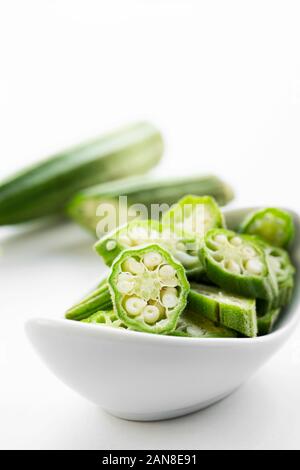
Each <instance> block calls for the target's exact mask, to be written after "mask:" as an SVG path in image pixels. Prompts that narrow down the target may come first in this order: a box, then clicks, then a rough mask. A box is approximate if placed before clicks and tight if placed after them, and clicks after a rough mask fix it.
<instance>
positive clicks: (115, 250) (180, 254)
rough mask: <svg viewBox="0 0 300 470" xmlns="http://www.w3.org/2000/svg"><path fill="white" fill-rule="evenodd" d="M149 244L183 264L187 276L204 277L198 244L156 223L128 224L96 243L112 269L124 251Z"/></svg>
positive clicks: (96, 248) (139, 222)
mask: <svg viewBox="0 0 300 470" xmlns="http://www.w3.org/2000/svg"><path fill="white" fill-rule="evenodd" d="M149 243H157V244H159V245H161V246H162V247H164V248H166V249H167V250H168V251H170V252H171V253H172V254H173V256H174V257H175V258H176V259H177V260H178V261H180V262H181V263H182V264H183V266H184V267H185V269H186V271H187V275H188V276H189V274H190V275H193V276H195V275H197V274H200V273H202V271H203V268H202V267H201V263H200V260H199V257H198V250H199V243H198V240H197V239H195V237H191V236H187V235H184V234H182V233H179V231H178V230H176V228H174V229H171V228H170V227H169V226H165V225H164V224H160V223H159V222H158V221H156V220H134V221H132V222H129V223H128V224H126V225H124V226H123V227H121V228H118V229H116V230H114V231H113V232H111V233H109V234H108V235H106V236H105V237H103V238H101V239H100V240H99V241H98V242H97V243H96V245H95V250H96V251H97V253H98V254H99V255H100V256H102V258H103V260H104V262H105V263H106V264H107V265H108V266H111V265H112V263H113V261H114V259H115V258H116V257H117V256H118V255H119V254H120V253H121V252H122V251H123V250H125V249H127V248H133V247H139V246H143V245H146V244H149Z"/></svg>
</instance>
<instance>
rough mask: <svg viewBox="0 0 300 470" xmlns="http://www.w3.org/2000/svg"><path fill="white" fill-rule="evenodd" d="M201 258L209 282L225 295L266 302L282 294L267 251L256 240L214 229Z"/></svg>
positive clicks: (205, 242) (206, 238)
mask: <svg viewBox="0 0 300 470" xmlns="http://www.w3.org/2000/svg"><path fill="white" fill-rule="evenodd" d="M199 255H200V259H201V262H202V263H203V265H204V267H205V270H206V274H207V276H208V278H209V279H210V280H211V281H212V282H213V283H214V284H216V285H217V286H219V287H221V288H223V289H224V290H225V291H228V292H233V293H236V294H238V295H240V296H243V297H247V298H248V297H249V298H262V299H273V298H274V297H275V296H276V295H277V293H278V288H277V285H276V283H275V282H274V280H273V279H272V277H271V276H270V272H269V268H268V264H267V261H266V256H265V253H264V250H263V249H262V248H261V246H260V245H259V244H258V243H256V240H255V238H254V237H250V236H247V235H238V234H236V233H235V232H232V231H230V230H225V229H212V230H210V231H209V232H208V233H207V234H206V236H205V238H204V243H203V246H202V247H201V249H200V253H199Z"/></svg>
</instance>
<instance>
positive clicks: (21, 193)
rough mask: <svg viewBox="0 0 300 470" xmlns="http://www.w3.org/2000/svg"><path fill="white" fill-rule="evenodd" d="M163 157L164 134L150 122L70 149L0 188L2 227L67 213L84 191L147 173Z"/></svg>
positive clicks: (18, 175) (0, 223)
mask: <svg viewBox="0 0 300 470" xmlns="http://www.w3.org/2000/svg"><path fill="white" fill-rule="evenodd" d="M162 154H163V140H162V136H161V134H160V133H159V131H158V130H157V129H156V128H155V127H153V126H152V125H151V124H149V123H146V122H141V123H137V124H134V125H131V126H128V127H125V128H123V129H120V130H117V131H115V132H113V133H110V134H107V135H105V136H103V137H99V138H96V139H94V140H90V141H88V142H86V143H83V144H81V145H78V146H76V147H73V148H70V149H68V150H65V151H63V152H61V153H59V154H57V155H54V156H52V157H50V158H48V159H47V160H44V161H42V162H40V163H37V164H36V165H34V166H31V167H29V168H27V169H25V170H24V171H22V172H20V173H17V174H16V175H14V176H12V177H11V178H9V179H7V180H6V181H3V182H2V184H0V225H10V224H18V223H21V222H26V221H29V220H33V219H37V218H40V217H44V216H49V215H54V214H63V213H64V210H65V205H66V204H67V203H68V202H69V201H70V199H71V198H72V197H73V196H74V195H75V194H76V193H77V192H78V191H79V190H81V189H83V188H86V187H88V186H92V185H95V184H97V183H104V182H107V181H111V180H115V179H118V178H124V177H125V176H131V175H140V174H142V173H145V172H147V171H148V170H150V169H151V168H152V167H154V166H155V165H156V164H157V163H158V162H159V161H160V159H161V156H162Z"/></svg>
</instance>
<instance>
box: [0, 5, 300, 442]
mask: <svg viewBox="0 0 300 470" xmlns="http://www.w3.org/2000/svg"><path fill="white" fill-rule="evenodd" d="M299 24H300V10H299V2H297V1H294V2H292V1H287V0H285V1H275V0H273V1H264V0H259V1H255V0H252V1H251V2H250V1H249V2H248V1H240V0H239V1H226V2H224V1H214V0H210V1H200V0H195V1H194V0H173V1H172V0H148V1H147V0H119V1H117V0H109V1H108V0H107V1H104V0H102V1H101V0H84V1H83V0H69V1H68V0H51V1H45V0H44V1H41V0H36V1H34V0H27V1H26V2H24V1H21V0H20V1H16V0H9V1H8V0H6V1H5V0H0V125H1V127H0V129H1V132H0V143H1V147H0V149H1V150H0V173H1V177H4V176H6V175H7V174H9V173H10V172H11V171H13V170H15V169H18V168H20V167H21V166H22V165H25V164H27V163H29V162H31V161H34V160H36V159H38V158H40V157H41V156H45V155H47V154H49V153H51V152H54V151H56V150H60V149H61V148H63V147H64V146H66V145H69V144H73V143H77V142H80V141H81V140H83V139H85V138H88V137H91V136H94V135H97V134H99V133H101V132H102V131H105V130H107V129H110V128H112V127H115V126H118V125H119V124H123V123H127V122H130V121H135V120H137V119H145V118H146V119H149V120H151V121H153V122H155V123H156V124H157V125H158V126H160V127H161V128H162V130H163V131H164V134H165V136H166V140H167V153H166V156H165V160H164V162H163V163H162V165H161V168H160V169H159V172H160V173H162V174H182V173H186V174H188V173H189V172H193V173H195V172H198V173H210V172H216V173H217V174H219V175H220V176H222V177H223V178H225V179H226V180H228V181H229V182H230V183H232V184H233V186H234V187H235V188H236V192H237V199H236V201H235V203H234V204H235V205H239V206H242V205H247V204H250V205H255V204H272V205H286V206H289V207H291V208H294V209H298V210H299V209H300V202H299V155H300V54H299V46H300V28H299ZM14 232H16V233H14ZM91 242H92V240H91V238H90V237H89V236H88V235H87V234H85V233H84V232H83V231H81V230H80V229H79V228H76V227H75V226H73V225H68V226H66V227H58V228H56V227H50V228H49V229H47V230H45V229H41V230H30V229H22V228H19V229H18V230H11V229H1V231H0V244H1V245H2V257H1V258H0V290H1V294H0V295H1V328H0V369H1V370H0V374H1V375H0V447H1V448H26V449H29V448H42V449H46V448H62V449H63V448H74V449H78V448H94V449H108V448H111V449H114V448H123V449H126V448H129V449H130V448H167V449H168V448H169V449H171V448H181V449H189V448H197V449H214V448H225V449H230V448H234V449H238V448H250V449H254V448H297V449H299V448H300V424H299V423H300V407H299V396H300V367H299V366H300V331H299V329H298V330H297V331H296V332H295V334H294V336H293V337H292V338H291V340H290V341H289V343H288V344H287V345H286V346H285V347H284V348H283V349H282V350H281V351H280V352H279V353H278V354H277V355H276V356H275V357H274V358H273V359H272V360H271V361H270V362H269V363H268V364H267V365H266V366H265V367H264V368H263V369H262V370H261V371H260V372H259V373H258V374H257V375H256V376H255V377H254V378H253V379H252V380H251V381H250V382H249V383H248V384H246V385H245V386H244V387H243V388H242V389H241V390H239V391H238V392H237V393H236V394H235V395H233V396H231V397H230V398H228V399H226V400H224V401H223V402H221V403H219V404H217V405H216V406H214V407H211V408H209V409H207V410H204V411H202V412H199V413H196V414H194V415H191V416H188V417H184V418H181V419H177V420H173V421H166V422H161V423H131V422H126V421H121V420H118V419H116V418H112V417H110V416H108V415H106V414H105V413H104V412H102V411H101V410H100V409H98V408H96V407H94V406H93V405H91V404H89V403H88V402H85V401H84V400H83V399H82V398H80V397H78V396H77V395H75V394H74V393H73V392H72V391H71V390H69V389H67V388H66V387H65V386H64V385H62V384H61V383H60V382H59V381H58V380H57V379H56V378H55V377H54V376H52V375H51V373H50V372H48V370H47V369H46V368H45V367H44V365H43V364H42V363H41V362H40V361H39V359H38V358H37V357H36V355H35V353H34V351H33V350H32V349H31V347H30V345H29V344H28V342H27V339H26V338H25V335H24V321H25V320H26V319H27V318H31V317H33V316H51V317H53V316H60V315H61V314H62V313H63V311H64V309H65V308H66V307H68V306H69V305H70V304H71V303H72V302H73V301H74V300H76V299H77V298H78V297H79V296H80V295H81V293H83V292H85V291H86V290H88V289H90V288H91V287H92V286H93V285H94V284H95V282H96V281H97V279H98V277H99V276H100V275H101V270H102V265H101V262H100V260H98V258H97V257H96V256H95V255H94V254H93V252H92V250H91ZM199 373H201V371H199Z"/></svg>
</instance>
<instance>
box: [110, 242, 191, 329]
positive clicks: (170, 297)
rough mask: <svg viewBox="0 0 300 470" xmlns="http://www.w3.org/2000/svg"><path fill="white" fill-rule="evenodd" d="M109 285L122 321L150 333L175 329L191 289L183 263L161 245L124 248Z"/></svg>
mask: <svg viewBox="0 0 300 470" xmlns="http://www.w3.org/2000/svg"><path fill="white" fill-rule="evenodd" d="M108 285H109V288H110V293H111V297H112V300H113V305H114V310H115V312H116V313H117V315H118V317H119V318H120V320H122V322H123V323H124V324H125V325H126V326H128V327H129V328H131V329H134V330H137V331H143V332H148V333H162V334H164V333H169V332H170V331H172V330H174V329H175V328H176V326H177V322H178V318H179V316H180V314H181V313H182V312H183V310H184V308H185V306H186V302H187V295H188V292H189V283H188V281H187V278H186V275H185V271H184V268H183V266H182V264H180V263H179V262H178V261H176V260H175V259H174V258H173V256H172V255H171V254H170V253H169V252H168V251H166V250H165V249H163V248H162V247H161V246H160V245H157V244H152V245H146V246H144V247H142V248H136V249H134V248H130V249H127V250H124V251H122V253H121V254H120V255H119V256H118V257H117V258H116V259H115V261H114V262H113V265H112V268H111V274H110V275H109V278H108Z"/></svg>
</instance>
